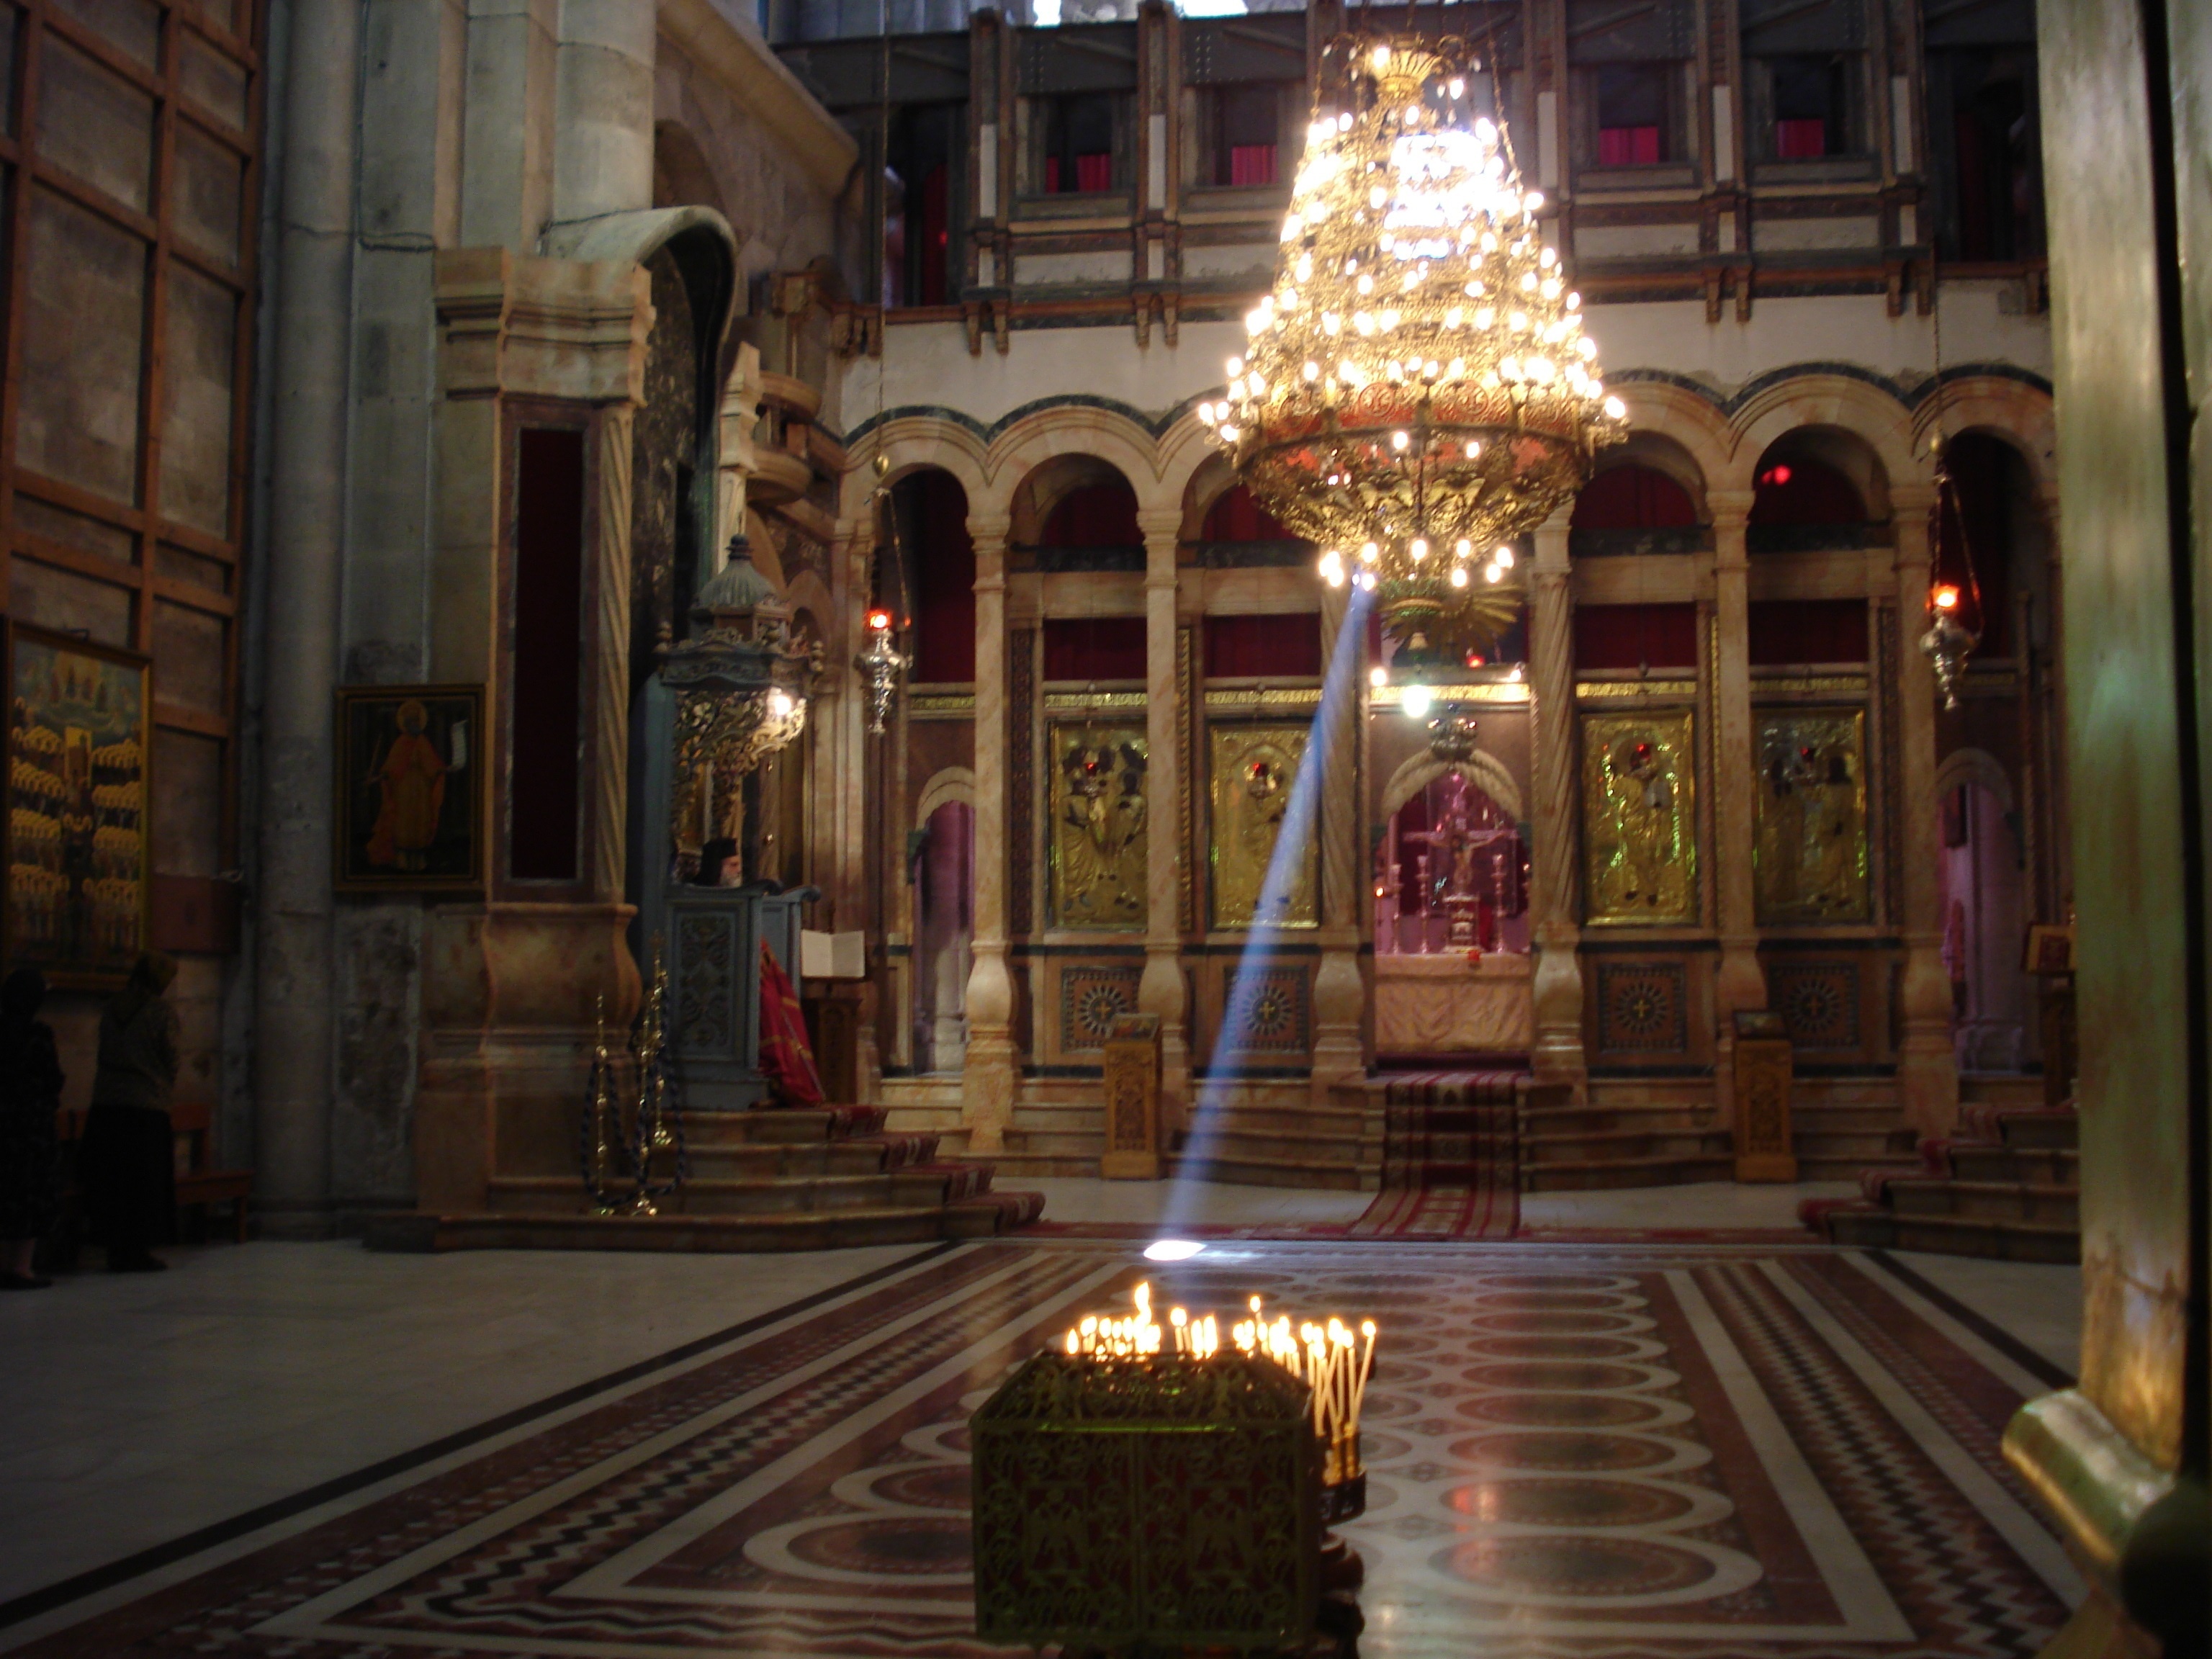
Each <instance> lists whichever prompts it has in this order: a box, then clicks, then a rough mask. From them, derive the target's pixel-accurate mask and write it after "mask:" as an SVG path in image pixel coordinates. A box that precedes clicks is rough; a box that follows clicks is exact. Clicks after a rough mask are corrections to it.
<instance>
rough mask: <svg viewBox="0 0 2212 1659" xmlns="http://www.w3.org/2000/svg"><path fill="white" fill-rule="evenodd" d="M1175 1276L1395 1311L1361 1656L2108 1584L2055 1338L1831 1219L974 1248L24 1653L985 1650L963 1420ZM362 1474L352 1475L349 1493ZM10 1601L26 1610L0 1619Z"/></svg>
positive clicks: (1779, 1649) (569, 1403)
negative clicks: (1729, 1238)
mask: <svg viewBox="0 0 2212 1659" xmlns="http://www.w3.org/2000/svg"><path fill="white" fill-rule="evenodd" d="M1140 1271H1143V1272H1145V1273H1148V1274H1149V1276H1151V1277H1152V1278H1153V1279H1155V1281H1156V1283H1158V1285H1159V1286H1160V1290H1161V1293H1162V1294H1163V1296H1172V1297H1175V1298H1176V1299H1177V1300H1181V1301H1184V1302H1187V1303H1189V1304H1192V1305H1194V1306H1218V1307H1222V1308H1229V1307H1232V1306H1235V1305H1237V1304H1241V1302H1242V1301H1243V1297H1245V1296H1246V1295H1248V1294H1249V1293H1251V1292H1253V1291H1258V1292H1260V1293H1261V1294H1264V1295H1265V1296H1267V1297H1268V1299H1269V1300H1270V1301H1271V1302H1277V1303H1280V1304H1285V1305H1286V1306H1289V1307H1292V1308H1299V1309H1309V1310H1313V1309H1320V1310H1343V1311H1346V1312H1353V1311H1358V1312H1365V1313H1370V1314H1371V1315H1372V1316H1374V1317H1375V1318H1376V1319H1377V1320H1378V1321H1379V1322H1381V1323H1382V1324H1383V1346H1382V1349H1381V1352H1382V1355H1383V1358H1382V1360H1381V1362H1380V1364H1379V1365H1378V1370H1377V1374H1376V1380H1375V1383H1374V1385H1373V1387H1372V1389H1370V1395H1369V1397H1368V1404H1367V1421H1368V1425H1369V1426H1368V1431H1367V1436H1366V1451H1367V1459H1368V1464H1369V1468H1370V1498H1369V1508H1368V1512H1367V1514H1366V1516H1364V1518H1362V1519H1361V1520H1359V1521H1358V1522H1353V1523H1352V1524H1351V1525H1349V1526H1348V1527H1346V1528H1345V1533H1346V1536H1347V1538H1349V1539H1350V1540H1351V1541H1352V1542H1353V1543H1354V1544H1355V1545H1356V1546H1357V1547H1358V1549H1359V1551H1360V1552H1361V1553H1362V1555H1363V1556H1364V1559H1365V1560H1366V1563H1367V1566H1368V1574H1367V1581H1366V1584H1365V1586H1364V1589H1363V1590H1362V1592H1361V1595H1360V1601H1361V1605H1362V1607H1363V1609H1364V1613H1365V1615H1366V1619H1367V1631H1366V1633H1365V1635H1364V1637H1363V1638H1361V1642H1360V1650H1361V1651H1362V1652H1363V1653H1364V1654H1367V1655H1370V1656H1389V1659H1432V1656H1433V1659H1446V1656H1449V1659H1461V1656H1464V1655H1465V1654H1467V1653H1468V1652H1469V1651H1470V1650H1480V1651H1481V1652H1483V1653H1485V1654H1486V1655H1487V1654H1504V1655H1511V1656H1528V1659H1541V1656H1551V1655H1558V1656H1562V1659H1598V1656H1607V1659H1615V1656H1619V1659H1629V1656H1637V1655H1644V1654H1650V1655H1653V1656H1661V1655H1665V1656H1679V1659H1689V1656H1706V1655H1711V1656H1737V1655H1741V1656H1752V1655H1765V1654H1772V1655H1776V1656H1784V1655H1788V1656H1796V1659H1814V1656H1823V1655H1855V1656H1857V1655H1863V1656H1869V1659H1871V1656H1877V1655H1880V1656H1888V1655H1929V1656H1936V1655H1958V1656H1980V1655H1992V1656H1996V1655H2021V1656H2025V1655H2028V1654H2032V1653H2033V1652H2035V1651H2036V1650H2038V1649H2039V1647H2040V1646H2041V1645H2042V1644H2044V1642H2045V1641H2046V1640H2047V1639H2048V1638H2049V1637H2050V1636H2051V1633H2052V1632H2054V1631H2055V1630H2056V1629H2057V1626H2058V1625H2059V1624H2060V1623H2061V1622H2062V1621H2063V1617H2064V1613H2065V1609H2066V1607H2067V1606H2068V1604H2069V1601H2071V1600H2072V1599H2073V1598H2074V1597H2075V1596H2076V1595H2078V1594H2079V1586H2078V1584H2077V1583H2076V1582H2075V1577H2074V1575H2073V1573H2072V1571H2071V1570H2070V1568H2069V1565H2068V1564H2067V1562H2066V1560H2065V1559H2064V1556H2063V1553H2062V1552H2061V1551H2060V1549H2059V1547H2058V1545H2057V1542H2056V1541H2055V1540H2054V1539H2053V1538H2052V1537H2051V1534H2049V1533H2048V1532H2047V1531H2046V1530H2045V1528H2043V1526H2042V1525H2041V1524H2040V1523H2039V1522H2038V1521H2037V1520H2036V1519H2035V1517H2034V1516H2033V1512H2032V1510H2031V1509H2030V1506H2029V1504H2028V1503H2027V1499H2026V1498H2025V1495H2024V1494H2023V1493H2022V1492H2021V1490H2020V1488H2019V1486H2017V1484H2016V1483H2015V1481H2014V1480H2013V1479H2012V1477H2011V1475H2010V1474H2009V1473H2008V1470H2007V1469H2006V1468H2005V1466H2004V1464H2003V1462H2002V1459H2001V1458H2000V1456H1999V1455H1998V1454H1997V1449H1996V1443H1997V1437H1998V1434H1999V1433H2000V1431H2002V1427H2003V1425H2004V1422H2005V1420H2006V1419H2007V1418H2008V1416H2009V1415H2010V1413H2012V1412H2013V1411H2014V1410H2015V1408H2016V1407H2017V1406H2018V1405H2019V1403H2020V1401H2021V1399H2022V1398H2023V1397H2025V1396H2026V1395H2032V1394H2035V1393H2039V1392H2042V1391H2044V1390H2045V1389H2047V1388H2049V1387H2050V1386H2051V1384H2052V1382H2053V1380H2054V1379H2053V1377H2052V1376H2051V1367H2050V1366H2049V1365H2048V1364H2047V1362H2045V1361H2042V1360H2040V1359H2039V1358H2037V1357H2036V1356H2035V1355H2034V1354H2033V1352H2030V1351H2028V1350H2027V1349H2026V1348H2024V1347H2022V1346H2021V1345H2019V1344H2018V1343H2016V1342H2014V1341H2012V1340H2009V1339H2008V1338H2007V1337H2006V1336H2005V1335H2004V1334H2003V1333H2002V1331H2000V1330H1998V1329H1996V1328H1994V1327H1993V1326H1991V1325H1990V1323H1989V1322H1987V1321H1986V1320H1984V1319H1982V1318H1980V1317H1979V1316H1976V1315H1974V1314H1972V1312H1971V1311H1969V1310H1967V1309H1966V1308H1965V1307H1964V1306H1963V1305H1961V1304H1958V1303H1956V1302H1954V1301H1952V1300H1951V1299H1950V1298H1949V1297H1948V1296H1946V1295H1945V1294H1944V1293H1943V1292H1942V1291H1940V1290H1937V1289H1936V1287H1935V1286H1933V1285H1930V1284H1929V1282H1928V1281H1927V1280H1925V1279H1922V1278H1919V1277H1918V1276H1917V1275H1916V1274H1914V1273H1911V1271H1910V1270H1909V1269H1906V1270H1904V1271H1902V1272H1900V1271H1899V1268H1898V1265H1897V1264H1895V1263H1893V1262H1892V1261H1889V1260H1888V1259H1887V1258H1881V1257H1877V1256H1869V1255H1860V1254H1857V1253H1850V1252H1836V1251H1831V1250H1826V1249H1817V1248H1811V1247H1778V1246H1768V1247H1763V1248H1757V1249H1746V1248H1731V1247H1726V1246H1712V1247H1692V1246H1680V1247H1673V1248H1660V1247H1656V1246H1650V1247H1624V1246H1611V1245H1607V1246H1574V1245H1564V1244H1562V1245H1542V1246H1529V1245H1509V1246H1502V1247H1489V1248H1484V1247H1469V1246H1464V1245H1459V1246H1450V1245H1447V1246H1396V1245H1394V1246H1392V1247H1390V1248H1389V1249H1387V1250H1384V1249H1376V1248H1374V1247H1365V1248H1363V1247H1359V1246H1356V1245H1343V1244H1320V1243H1260V1244H1245V1243H1237V1244H1234V1245H1226V1246H1221V1247H1218V1248H1216V1249H1211V1250H1209V1251H1208V1252H1207V1253H1206V1255H1203V1256H1200V1258H1198V1259H1197V1260H1196V1261H1191V1262H1188V1263H1185V1264H1182V1265H1181V1266H1179V1267H1176V1268H1174V1269H1170V1270H1156V1269H1144V1268H1143V1266H1142V1264H1139V1263H1137V1262H1134V1261H1132V1259H1131V1257H1130V1254H1129V1250H1128V1247H1127V1246H1126V1245H1120V1244H1115V1243H1103V1242H1089V1241H1079V1240H1066V1241H1054V1242H1049V1243H987V1244H975V1245H963V1246H947V1247H944V1248H942V1249H937V1250H933V1251H927V1252H924V1253H922V1254H921V1255H916V1256H913V1257H909V1258H908V1259H906V1260H904V1261H896V1262H892V1263H890V1264H887V1265H879V1266H877V1267H873V1268H872V1269H870V1270H869V1271H868V1272H866V1273H861V1274H859V1275H858V1276H856V1277H855V1278H854V1279H852V1280H850V1281H848V1283H847V1284H846V1285H844V1286H842V1288H837V1289H836V1290H834V1291H832V1292H831V1293H830V1294H828V1295H827V1296H817V1297H812V1298H810V1299H809V1304H808V1305H806V1306H805V1307H803V1308H801V1309H799V1310H795V1311H793V1312H791V1313H789V1314H787V1315H783V1316H775V1315H770V1316H765V1317H763V1318H758V1319H755V1320H752V1321H750V1322H747V1323H746V1324H745V1325H744V1326H743V1327H740V1328H737V1329H735V1330H733V1331H732V1332H730V1333H728V1334H727V1335H726V1338H725V1339H723V1340H717V1341H713V1342H709V1343H707V1344H704V1345H703V1346H702V1344H699V1343H696V1342H694V1343H690V1344H687V1345H686V1346H685V1348H684V1350H682V1351H679V1352H678V1354H677V1355H676V1356H675V1357H673V1358H671V1359H670V1361H669V1363H667V1364H665V1365H661V1366H658V1367H654V1366H646V1367H632V1368H629V1372H628V1374H626V1375H625V1376H623V1379H622V1380H620V1381H617V1382H616V1383H612V1384H611V1386H610V1387H608V1388H606V1389H604V1390H600V1391H597V1392H588V1393H586V1395H585V1396H584V1397H580V1398H578V1397H568V1398H564V1399H562V1401H558V1402H556V1404H555V1405H553V1406H552V1407H550V1408H549V1409H548V1410H547V1411H546V1412H545V1413H542V1414H540V1415H537V1416H534V1417H533V1416H531V1415H529V1414H527V1413H525V1414H523V1415H522V1419H521V1420H517V1421H511V1422H508V1423H507V1424H505V1425H501V1427H500V1429H499V1431H497V1432H495V1433H492V1434H489V1435H487V1436H486V1437H483V1438H481V1439H477V1440H476V1441H474V1442H472V1443H467V1444H465V1445H460V1446H457V1447H455V1448H454V1449H451V1450H450V1451H448V1452H447V1453H445V1454H444V1455H441V1456H439V1457H437V1458H435V1459H434V1460H431V1461H428V1462H423V1463H422V1464H421V1465H419V1466H417V1467H415V1468H410V1469H407V1470H405V1471H404V1472H402V1473H399V1474H394V1475H392V1476H391V1477H390V1478H386V1479H382V1480H375V1481H372V1482H368V1483H365V1484H362V1485H361V1486H359V1487H358V1488H357V1489H354V1490H345V1491H334V1492H331V1494H330V1495H329V1496H328V1497H327V1498H326V1499H325V1501H322V1502H319V1504H316V1505H315V1506H313V1507H312V1508H308V1509H305V1510H301V1512H300V1513H297V1514H295V1515H289V1516H283V1517H282V1518H280V1519H276V1520H272V1521H271V1522H270V1523H269V1524H267V1525H265V1526H263V1527H261V1528H258V1529H257V1530H254V1531H251V1532H246V1533H241V1534H239V1535H237V1536H234V1537H227V1538H222V1539H217V1540H214V1541H211V1542H210V1545H209V1547H208V1548H207V1549H206V1550H205V1551H204V1553H199V1554H197V1555H195V1556H191V1557H187V1558H185V1559H178V1560H175V1561H173V1562H169V1563H167V1564H164V1565H161V1567H160V1569H159V1570H158V1571H155V1572H154V1573H152V1574H151V1575H150V1576H149V1577H146V1578H143V1579H140V1580H137V1581H134V1582H129V1583H118V1584H115V1585H112V1586H110V1587H107V1588H106V1589H102V1590H101V1591H100V1594H99V1595H98V1596H97V1597H96V1598H94V1599H93V1600H90V1601H87V1602H84V1603H82V1604H80V1605H76V1606H72V1607H50V1608H37V1609H35V1610H34V1611H35V1616H27V1617H21V1618H18V1619H16V1620H15V1621H14V1623H13V1626H12V1628H0V1646H9V1645H13V1646H15V1647H16V1648H17V1650H19V1651H21V1652H23V1653H26V1654H30V1655H36V1656H40V1659H47V1656H52V1659H62V1656H71V1659H93V1656H100V1659H108V1656H120V1655H126V1654H138V1655H156V1654H159V1655H180V1654H185V1653H192V1654H213V1655H256V1656H264V1655H265V1656H279V1655H281V1656H299V1659H341V1656H343V1659H370V1656H379V1659H381V1656H392V1655H404V1654H417V1655H440V1656H463V1655H469V1656H473V1655H479V1654H482V1655H495V1654H496V1655H547V1656H576V1659H657V1656H676V1655H701V1654H746V1655H780V1654H790V1655H794V1656H796V1655H809V1656H847V1655H849V1656H855V1659H860V1656H877V1655H912V1656H919V1659H933V1656H946V1659H951V1656H962V1655H969V1654H982V1653H986V1652H990V1651H994V1650H987V1649H984V1648H981V1647H980V1646H978V1644H976V1643H975V1640H974V1638H973V1636H972V1634H971V1629H972V1626H971V1624H970V1620H969V1601H968V1597H969V1581H968V1577H967V1572H966V1566H967V1527H966V1517H965V1513H964V1510H965V1504H966V1495H967V1479H968V1476H967V1468H966V1461H965V1453H966V1440H965V1428H964V1422H965V1419H966V1417H967V1414H968V1413H969V1412H970V1411H972V1410H973V1408H974V1407H975V1406H976V1405H977V1404H979V1403H980V1402H981V1400H982V1399H983V1398H984V1397H985V1396H986V1395H987V1394H988V1392H989V1391H990V1389H991V1388H992V1387H993V1386H994V1384H995V1383H996V1381H997V1379H999V1378H1000V1376H1003V1375H1004V1374H1005V1373H1006V1370H1007V1369H1008V1368H1009V1367H1010V1365H1012V1364H1014V1363H1017V1362H1018V1360H1019V1359H1020V1358H1023V1357H1024V1356H1025V1355H1027V1354H1028V1353H1029V1352H1032V1351H1034V1349H1035V1348H1036V1346H1038V1345H1039V1344H1040V1343H1041V1341H1042V1340H1043V1339H1044V1338H1045V1336H1046V1335H1047V1334H1049V1333H1051V1332H1053V1331H1055V1330H1057V1329H1059V1328H1062V1327H1064V1326H1065V1324H1066V1322H1067V1321H1068V1318H1069V1316H1071V1314H1073V1313H1075V1312H1078V1311H1080V1310H1086V1309H1091V1308H1096V1307H1100V1306H1103V1305H1105V1304H1108V1303H1109V1302H1120V1301H1121V1300H1122V1299H1123V1298H1124V1297H1125V1294H1126V1291H1127V1288H1128V1286H1129V1285H1131V1284H1132V1283H1133V1281H1134V1280H1135V1279H1137V1278H1138V1277H1139V1276H1140ZM341 1484H343V1483H341ZM7 1620H9V1608H6V1607H0V1623H4V1622H5V1621H7Z"/></svg>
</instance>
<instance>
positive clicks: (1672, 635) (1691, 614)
mask: <svg viewBox="0 0 2212 1659" xmlns="http://www.w3.org/2000/svg"><path fill="white" fill-rule="evenodd" d="M1697 665H1698V607H1697V606H1696V605H1577V606H1576V607H1575V666H1576V667H1577V668H1644V667H1649V668H1695V667H1696V666H1697Z"/></svg>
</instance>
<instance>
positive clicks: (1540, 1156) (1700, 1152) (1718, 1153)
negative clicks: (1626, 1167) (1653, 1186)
mask: <svg viewBox="0 0 2212 1659" xmlns="http://www.w3.org/2000/svg"><path fill="white" fill-rule="evenodd" d="M1728 1152H1729V1133H1728V1131H1727V1130H1725V1129H1694V1128H1691V1129H1675V1128H1662V1129H1651V1130H1645V1129H1625V1130H1613V1131H1602V1132H1595V1133H1585V1134H1565V1135H1553V1134H1523V1135H1522V1137H1521V1162H1522V1167H1523V1168H1528V1167H1530V1166H1536V1165H1549V1164H1591V1163H1601V1162H1620V1161H1650V1160H1659V1161H1662V1162H1663V1161H1667V1160H1670V1159H1677V1158H1721V1159H1723V1161H1726V1159H1727V1157H1728Z"/></svg>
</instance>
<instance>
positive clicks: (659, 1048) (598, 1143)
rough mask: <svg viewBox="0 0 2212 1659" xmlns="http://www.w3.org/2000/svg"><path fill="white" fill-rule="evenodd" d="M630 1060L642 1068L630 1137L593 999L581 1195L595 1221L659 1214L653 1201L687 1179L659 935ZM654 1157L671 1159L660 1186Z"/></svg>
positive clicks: (599, 1008)
mask: <svg viewBox="0 0 2212 1659" xmlns="http://www.w3.org/2000/svg"><path fill="white" fill-rule="evenodd" d="M630 1055H631V1059H632V1060H633V1062H634V1063H635V1066H636V1069H637V1095H636V1098H635V1100H633V1101H632V1102H630V1109H629V1127H628V1131H627V1133H625V1131H624V1127H623V1108H622V1103H621V1101H620V1100H619V1099H618V1097H617V1089H616V1080H615V1066H614V1060H613V1058H612V1056H611V1055H610V1054H609V1053H608V1051H607V1015H606V999H605V997H604V996H601V997H599V998H596V999H594V1000H593V1004H592V1071H591V1079H590V1081H589V1083H588V1084H587V1085H586V1092H585V1098H584V1116H583V1124H582V1129H583V1133H582V1142H583V1144H582V1146H581V1148H580V1152H581V1162H582V1164H583V1176H584V1192H585V1195H586V1197H587V1198H588V1199H589V1200H591V1206H592V1213H593V1214H594V1215H602V1216H617V1215H629V1216H652V1215H658V1214H659V1205H658V1204H657V1203H656V1202H655V1200H659V1199H664V1198H667V1197H669V1196H670V1195H671V1194H674V1193H676V1192H678V1191H679V1190H681V1189H682V1188H683V1186H684V1182H685V1180H686V1179H688V1178H689V1176H690V1159H689V1158H688V1156H687V1154H686V1149H685V1146H684V1104H683V1091H682V1089H681V1087H680V1085H679V1083H678V1078H677V1075H676V1066H675V1057H674V1051H673V1050H672V1049H671V1047H670V1045H669V1042H668V968H667V964H666V963H665V962H664V961H663V959H662V957H661V946H660V940H659V939H658V938H657V937H656V938H655V939H653V976H652V979H651V981H650V983H649V986H648V988H647V992H646V996H645V1003H644V1006H642V1007H641V1008H640V1009H639V1010H638V1016H637V1023H636V1024H635V1026H634V1027H633V1028H632V1030H631V1033H630ZM618 1150H619V1152H621V1154H622V1161H623V1162H626V1163H627V1164H628V1165H629V1181H628V1182H626V1183H624V1182H621V1181H619V1179H618V1178H617V1173H616V1166H617V1156H616V1155H617V1151H618ZM655 1158H663V1159H665V1160H667V1161H666V1162H665V1164H664V1165H663V1167H664V1169H665V1171H666V1173H665V1176H663V1178H662V1179H660V1180H658V1181H656V1180H655V1179H653V1160H654V1159H655Z"/></svg>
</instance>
